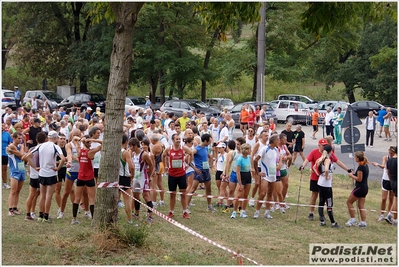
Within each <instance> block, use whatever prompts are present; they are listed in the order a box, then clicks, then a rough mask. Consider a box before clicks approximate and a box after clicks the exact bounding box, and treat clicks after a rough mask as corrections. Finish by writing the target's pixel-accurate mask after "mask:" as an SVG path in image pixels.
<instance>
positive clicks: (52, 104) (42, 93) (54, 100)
mask: <svg viewBox="0 0 399 267" xmlns="http://www.w3.org/2000/svg"><path fill="white" fill-rule="evenodd" d="M34 96H36V99H37V100H38V104H39V106H40V107H42V106H43V104H44V101H47V104H48V107H49V108H50V111H51V112H52V111H53V110H54V109H55V108H56V107H58V104H59V103H61V101H62V96H60V95H59V94H57V93H56V92H53V91H48V90H33V91H26V93H25V97H24V98H23V100H22V104H23V105H25V104H26V102H28V101H30V100H31V99H32V98H33V97H34Z"/></svg>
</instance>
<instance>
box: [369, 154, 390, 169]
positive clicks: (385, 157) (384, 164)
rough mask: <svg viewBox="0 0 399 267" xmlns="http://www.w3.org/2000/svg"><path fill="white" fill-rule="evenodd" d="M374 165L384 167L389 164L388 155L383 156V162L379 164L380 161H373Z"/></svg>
mask: <svg viewBox="0 0 399 267" xmlns="http://www.w3.org/2000/svg"><path fill="white" fill-rule="evenodd" d="M371 164H373V166H374V167H380V168H381V169H384V168H385V167H386V165H387V156H383V157H382V163H381V164H379V163H378V162H372V163H371Z"/></svg>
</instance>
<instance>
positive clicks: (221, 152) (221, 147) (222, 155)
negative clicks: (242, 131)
mask: <svg viewBox="0 0 399 267" xmlns="http://www.w3.org/2000/svg"><path fill="white" fill-rule="evenodd" d="M216 149H217V150H218V154H217V158H216V161H215V163H214V168H215V169H216V174H215V180H216V186H217V188H218V193H219V196H223V197H225V196H227V189H226V187H224V189H223V192H221V188H220V185H221V183H222V177H221V176H222V173H223V171H224V167H225V165H226V163H225V160H226V152H225V149H226V145H225V143H219V144H218V145H217V146H216ZM217 206H218V207H223V199H219V201H218V203H217Z"/></svg>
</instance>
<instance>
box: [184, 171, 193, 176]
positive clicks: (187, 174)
mask: <svg viewBox="0 0 399 267" xmlns="http://www.w3.org/2000/svg"><path fill="white" fill-rule="evenodd" d="M193 173H194V171H191V172H188V173H186V177H189V176H190V175H191V174H193Z"/></svg>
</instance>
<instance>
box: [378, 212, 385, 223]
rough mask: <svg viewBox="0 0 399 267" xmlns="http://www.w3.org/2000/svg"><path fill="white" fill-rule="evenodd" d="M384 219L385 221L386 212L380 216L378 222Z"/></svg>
mask: <svg viewBox="0 0 399 267" xmlns="http://www.w3.org/2000/svg"><path fill="white" fill-rule="evenodd" d="M382 221H385V216H384V214H381V215H380V217H378V220H377V222H382Z"/></svg>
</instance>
